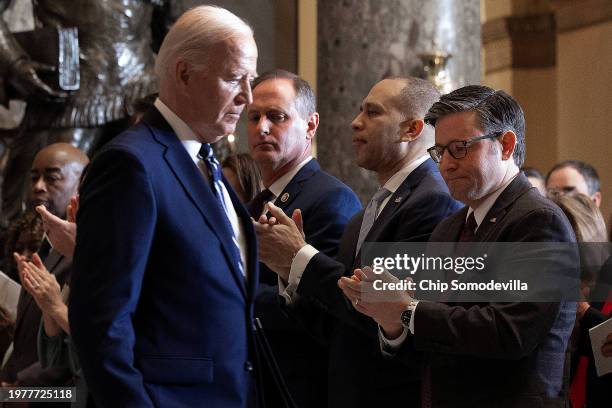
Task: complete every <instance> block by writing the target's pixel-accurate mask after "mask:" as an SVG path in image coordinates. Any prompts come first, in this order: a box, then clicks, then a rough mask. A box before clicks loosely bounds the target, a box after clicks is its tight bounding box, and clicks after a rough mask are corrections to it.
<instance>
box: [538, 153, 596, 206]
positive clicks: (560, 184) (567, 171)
mask: <svg viewBox="0 0 612 408" xmlns="http://www.w3.org/2000/svg"><path fill="white" fill-rule="evenodd" d="M546 189H547V190H548V193H549V194H572V193H580V194H584V195H587V196H589V197H591V200H593V202H595V204H596V205H597V206H598V207H599V206H600V205H601V188H600V182H599V174H597V170H595V168H594V167H593V166H591V165H590V164H589V163H586V162H583V161H580V160H565V161H562V162H560V163H557V164H555V165H554V166H553V168H552V169H550V171H549V172H548V175H547V176H546Z"/></svg>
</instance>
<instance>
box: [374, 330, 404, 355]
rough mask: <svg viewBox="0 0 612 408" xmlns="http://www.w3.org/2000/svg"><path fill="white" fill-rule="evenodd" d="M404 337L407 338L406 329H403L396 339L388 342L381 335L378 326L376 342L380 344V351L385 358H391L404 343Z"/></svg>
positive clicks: (381, 332) (383, 335)
mask: <svg viewBox="0 0 612 408" xmlns="http://www.w3.org/2000/svg"><path fill="white" fill-rule="evenodd" d="M406 337H408V329H406V328H404V331H403V332H402V334H401V335H400V336H399V337H398V338H396V339H393V340H389V339H388V338H386V337H385V334H384V333H383V331H382V329H381V328H380V326H378V340H379V343H380V351H381V352H382V354H383V356H385V357H393V356H394V355H395V353H396V352H397V350H399V348H400V347H401V346H402V343H404V340H406Z"/></svg>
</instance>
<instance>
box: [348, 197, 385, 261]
mask: <svg viewBox="0 0 612 408" xmlns="http://www.w3.org/2000/svg"><path fill="white" fill-rule="evenodd" d="M390 195H391V192H390V191H389V190H387V189H386V188H384V187H381V188H379V189H378V191H377V192H376V194H374V197H372V199H371V200H370V202H369V203H368V206H367V207H366V209H365V212H364V213H363V221H361V228H360V229H359V239H358V240H357V248H356V249H355V256H356V255H357V254H359V251H360V250H361V245H363V241H365V239H366V237H367V236H368V233H369V232H370V230H371V229H372V226H373V225H374V221H375V220H376V214H377V213H378V208H379V207H380V204H381V203H382V202H383V201H385V198H387V197H389V196H390Z"/></svg>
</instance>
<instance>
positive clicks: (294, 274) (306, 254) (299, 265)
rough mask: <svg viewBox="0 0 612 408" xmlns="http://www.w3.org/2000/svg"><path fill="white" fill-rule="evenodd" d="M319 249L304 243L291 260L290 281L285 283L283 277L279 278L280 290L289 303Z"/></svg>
mask: <svg viewBox="0 0 612 408" xmlns="http://www.w3.org/2000/svg"><path fill="white" fill-rule="evenodd" d="M318 253H319V251H318V250H317V249H316V248H315V247H313V246H312V245H304V246H303V247H302V248H301V249H300V250H299V251H298V253H297V254H295V257H294V258H293V261H292V262H291V269H290V270H289V282H287V284H286V285H285V283H284V282H283V281H282V279H280V278H279V279H278V291H279V293H280V295H281V296H282V297H284V298H285V300H286V301H287V304H290V303H291V302H292V301H293V300H294V298H295V296H296V293H295V291H296V290H297V287H298V285H299V284H300V280H301V279H302V274H303V273H304V271H305V270H306V267H307V266H308V262H310V260H311V259H312V257H313V256H315V255H316V254H318Z"/></svg>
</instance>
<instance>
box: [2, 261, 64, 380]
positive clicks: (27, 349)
mask: <svg viewBox="0 0 612 408" xmlns="http://www.w3.org/2000/svg"><path fill="white" fill-rule="evenodd" d="M44 263H45V266H46V267H47V269H48V270H49V272H51V273H52V274H54V275H55V277H56V278H57V281H58V283H59V284H60V286H61V285H63V284H64V283H65V282H66V280H67V279H68V278H69V276H70V271H71V268H72V262H71V261H70V260H68V259H66V258H65V257H63V256H61V255H60V254H59V253H57V252H55V251H51V252H49V255H48V256H47V257H46V259H45V262H44ZM41 318H42V312H41V311H40V309H39V308H38V305H37V304H36V302H35V301H34V298H33V297H32V296H31V295H30V294H29V293H28V292H26V291H25V290H24V289H21V293H20V295H19V303H18V304H17V317H16V319H15V334H14V337H13V352H12V354H11V356H10V357H9V359H8V361H7V362H6V365H5V366H4V368H3V369H2V379H3V381H9V382H14V381H19V385H21V386H58V385H64V384H66V383H67V382H68V381H69V380H70V379H71V378H72V375H71V374H70V369H69V367H68V366H65V367H49V368H42V367H41V365H40V362H39V361H38V349H37V339H38V329H39V327H40V321H41Z"/></svg>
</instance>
